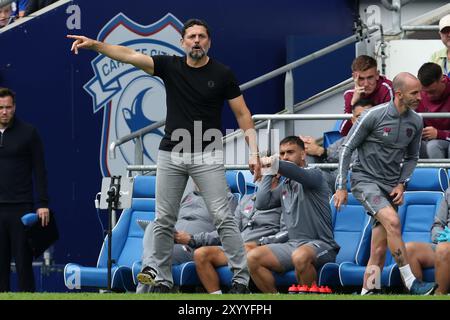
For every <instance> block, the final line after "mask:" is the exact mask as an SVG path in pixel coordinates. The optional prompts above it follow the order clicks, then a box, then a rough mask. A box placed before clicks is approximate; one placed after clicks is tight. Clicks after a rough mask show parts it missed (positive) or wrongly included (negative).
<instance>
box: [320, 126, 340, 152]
mask: <svg viewBox="0 0 450 320" xmlns="http://www.w3.org/2000/svg"><path fill="white" fill-rule="evenodd" d="M341 138H342V135H341V133H340V132H339V131H338V130H335V131H326V132H324V133H323V147H324V148H325V149H326V148H328V146H329V145H330V144H333V143H335V142H336V141H338V140H339V139H341Z"/></svg>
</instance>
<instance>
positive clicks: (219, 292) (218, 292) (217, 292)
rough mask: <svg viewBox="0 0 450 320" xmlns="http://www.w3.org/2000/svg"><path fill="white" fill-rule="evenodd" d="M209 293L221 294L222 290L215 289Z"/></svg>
mask: <svg viewBox="0 0 450 320" xmlns="http://www.w3.org/2000/svg"><path fill="white" fill-rule="evenodd" d="M210 294H222V290H217V291H214V292H211V293H210Z"/></svg>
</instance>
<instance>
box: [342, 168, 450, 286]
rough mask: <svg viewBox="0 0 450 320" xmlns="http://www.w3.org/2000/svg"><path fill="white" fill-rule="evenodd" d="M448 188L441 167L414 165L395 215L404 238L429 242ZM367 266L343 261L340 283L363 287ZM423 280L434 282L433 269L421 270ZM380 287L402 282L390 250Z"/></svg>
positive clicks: (396, 284)
mask: <svg viewBox="0 0 450 320" xmlns="http://www.w3.org/2000/svg"><path fill="white" fill-rule="evenodd" d="M447 187H448V176H447V172H446V171H445V170H444V169H439V168H416V170H414V173H413V175H412V177H411V179H410V181H409V183H408V184H407V189H406V190H407V191H406V192H405V194H404V203H403V205H402V206H400V207H399V210H398V214H399V217H400V222H401V226H402V238H403V241H405V242H409V241H419V242H431V232H430V231H431V226H432V224H433V220H434V216H435V214H436V212H437V210H438V208H439V205H440V202H441V201H442V200H443V198H444V193H443V191H445V190H446V189H447ZM365 268H366V266H364V265H358V264H356V263H352V262H345V263H342V264H341V265H340V267H339V278H340V282H341V284H342V285H343V286H362V284H363V279H364V272H365ZM424 280H426V281H434V268H429V269H427V270H424ZM380 281H381V286H384V287H394V286H400V285H401V283H402V282H401V277H400V272H399V270H398V266H397V265H396V264H395V261H394V259H393V257H392V255H391V253H390V252H389V250H388V251H387V254H386V261H385V265H384V268H383V271H382V273H381V279H380Z"/></svg>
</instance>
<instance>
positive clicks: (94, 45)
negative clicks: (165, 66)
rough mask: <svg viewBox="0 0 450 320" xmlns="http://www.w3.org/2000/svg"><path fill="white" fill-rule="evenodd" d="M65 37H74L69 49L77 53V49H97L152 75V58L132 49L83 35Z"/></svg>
mask: <svg viewBox="0 0 450 320" xmlns="http://www.w3.org/2000/svg"><path fill="white" fill-rule="evenodd" d="M67 38H69V39H74V40H75V41H74V42H73V43H72V48H71V51H73V52H74V53H75V54H78V49H88V50H93V51H97V52H98V53H101V54H103V55H105V56H107V57H109V58H111V59H113V60H117V61H120V62H123V63H129V64H131V65H133V66H135V67H136V68H138V69H142V70H143V71H145V72H147V73H148V74H150V75H153V72H154V64H153V58H152V57H150V56H147V55H145V54H142V53H140V52H136V51H134V50H133V49H130V48H127V47H124V46H119V45H112V44H108V43H105V42H101V41H97V40H93V39H90V38H87V37H84V36H77V35H67Z"/></svg>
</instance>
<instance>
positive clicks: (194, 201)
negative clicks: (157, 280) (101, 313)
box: [136, 185, 238, 293]
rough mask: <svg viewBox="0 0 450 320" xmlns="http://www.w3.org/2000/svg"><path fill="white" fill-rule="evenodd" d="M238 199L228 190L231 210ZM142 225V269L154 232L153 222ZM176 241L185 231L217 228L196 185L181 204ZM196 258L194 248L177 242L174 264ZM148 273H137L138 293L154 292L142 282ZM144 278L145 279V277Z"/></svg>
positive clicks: (205, 230) (149, 250) (173, 255)
mask: <svg viewBox="0 0 450 320" xmlns="http://www.w3.org/2000/svg"><path fill="white" fill-rule="evenodd" d="M237 202H238V201H237V199H236V198H235V197H234V196H233V194H232V193H231V192H228V205H229V206H230V210H235V208H236V206H237ZM141 226H142V227H144V228H145V232H144V237H143V239H142V242H143V253H142V269H144V268H145V267H146V266H147V265H148V261H149V260H150V257H151V252H152V250H151V249H152V239H153V237H152V234H153V223H152V222H150V223H149V224H148V223H145V222H143V223H142V222H141ZM175 230H176V232H175V235H174V238H175V242H177V239H178V238H179V237H180V235H179V234H182V233H183V232H188V233H192V234H195V233H200V232H212V231H215V230H216V227H215V226H214V222H213V217H212V216H211V215H210V214H209V212H208V209H207V207H206V203H205V201H204V200H203V198H202V196H201V194H200V192H199V191H198V188H197V187H196V186H195V185H194V190H193V191H191V192H189V193H187V194H186V195H185V196H184V197H183V199H182V200H181V204H180V211H179V216H178V220H177V223H176V224H175ZM193 258H194V253H193V249H192V248H190V247H189V246H186V245H184V244H179V243H177V244H175V245H174V247H173V251H172V264H180V263H184V262H188V261H192V260H193ZM145 277H146V274H145V273H143V272H140V273H139V274H138V275H137V278H138V281H139V284H138V286H137V289H136V292H137V293H146V292H152V287H151V286H149V285H146V284H143V283H142V282H145ZM143 278H144V279H143Z"/></svg>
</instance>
